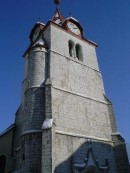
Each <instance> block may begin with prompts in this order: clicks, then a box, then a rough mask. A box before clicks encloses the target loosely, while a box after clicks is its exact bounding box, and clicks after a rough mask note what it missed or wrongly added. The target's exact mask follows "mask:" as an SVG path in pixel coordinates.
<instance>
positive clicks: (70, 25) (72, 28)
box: [67, 22, 81, 35]
mask: <svg viewBox="0 0 130 173" xmlns="http://www.w3.org/2000/svg"><path fill="white" fill-rule="evenodd" d="M67 26H68V28H69V30H70V31H71V32H73V33H74V34H76V35H79V34H81V32H80V29H79V28H78V27H77V25H75V24H74V23H72V22H68V23H67Z"/></svg>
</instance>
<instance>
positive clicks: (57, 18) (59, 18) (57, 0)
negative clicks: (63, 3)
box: [52, 0, 64, 25]
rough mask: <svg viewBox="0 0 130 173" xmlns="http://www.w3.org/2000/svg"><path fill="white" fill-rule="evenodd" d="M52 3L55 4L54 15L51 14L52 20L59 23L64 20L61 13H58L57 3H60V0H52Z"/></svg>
mask: <svg viewBox="0 0 130 173" xmlns="http://www.w3.org/2000/svg"><path fill="white" fill-rule="evenodd" d="M54 3H55V4H56V11H55V15H54V16H53V18H52V21H53V22H55V23H57V24H59V25H61V24H62V23H63V21H64V17H63V15H62V14H61V13H60V10H59V7H58V5H59V3H60V0H54Z"/></svg>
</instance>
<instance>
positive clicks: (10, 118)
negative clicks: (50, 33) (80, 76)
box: [0, 0, 130, 143]
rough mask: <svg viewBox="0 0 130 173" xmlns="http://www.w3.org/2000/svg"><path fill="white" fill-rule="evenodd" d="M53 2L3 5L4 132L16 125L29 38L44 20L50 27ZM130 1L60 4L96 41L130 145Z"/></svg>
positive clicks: (0, 103)
mask: <svg viewBox="0 0 130 173" xmlns="http://www.w3.org/2000/svg"><path fill="white" fill-rule="evenodd" d="M55 8H56V7H55V5H54V3H53V0H37V1H36V0H31V1H30V0H22V1H21V0H17V1H16V0H13V1H10V0H1V5H0V22H1V27H0V33H1V34H0V45H1V46H0V132H1V131H3V130H4V129H6V128H7V127H8V126H10V125H11V124H12V123H13V122H14V118H15V112H16V111H17V109H18V107H19V105H20V103H21V86H22V85H21V83H22V80H23V74H24V73H23V69H24V58H23V57H22V55H23V54H24V52H25V51H26V49H27V48H28V46H29V34H30V31H31V29H32V27H33V26H34V25H35V23H36V22H37V21H39V18H41V19H40V21H41V22H43V23H47V21H48V20H49V19H51V18H52V17H53V15H54V12H55ZM129 9H130V0H80V1H79V0H61V3H60V11H61V13H62V14H63V15H64V17H65V18H66V17H69V16H70V13H71V15H72V16H73V17H74V18H76V19H77V20H78V21H79V22H80V24H81V25H82V26H83V28H84V36H85V37H86V38H88V39H89V40H92V41H94V42H96V43H97V44H98V45H99V46H98V48H97V57H98V62H99V67H100V70H101V73H102V76H103V81H104V87H105V92H106V96H107V97H108V98H109V100H111V101H112V103H113V107H114V112H115V117H116V121H117V126H118V131H119V132H120V133H121V134H122V136H123V137H124V138H125V140H126V143H130V75H129V74H130V10H129Z"/></svg>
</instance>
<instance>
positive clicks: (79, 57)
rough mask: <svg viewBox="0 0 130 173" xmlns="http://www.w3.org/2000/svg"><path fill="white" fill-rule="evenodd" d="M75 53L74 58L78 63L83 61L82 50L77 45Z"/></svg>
mask: <svg viewBox="0 0 130 173" xmlns="http://www.w3.org/2000/svg"><path fill="white" fill-rule="evenodd" d="M75 51H76V58H77V59H78V60H80V61H83V54H82V48H81V46H80V45H79V44H76V46H75Z"/></svg>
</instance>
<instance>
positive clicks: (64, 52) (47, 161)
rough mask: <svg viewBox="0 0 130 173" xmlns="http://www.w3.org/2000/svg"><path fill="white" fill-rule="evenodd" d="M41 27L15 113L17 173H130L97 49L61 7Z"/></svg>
mask: <svg viewBox="0 0 130 173" xmlns="http://www.w3.org/2000/svg"><path fill="white" fill-rule="evenodd" d="M55 3H56V4H57V7H56V12H55V14H54V17H53V18H52V20H49V21H48V23H47V24H43V23H41V22H37V23H36V24H35V26H34V27H33V29H32V31H31V34H30V46H29V48H28V49H27V51H26V52H25V54H24V58H25V74H24V80H23V83H22V103H21V106H20V107H19V109H18V111H17V113H16V121H15V126H16V128H15V133H14V142H13V157H14V172H19V173H128V167H127V166H128V158H127V154H126V148H125V141H124V139H123V137H122V136H121V135H120V133H119V132H118V131H117V127H116V122H115V118H114V113H113V108H112V103H111V102H110V101H109V100H108V99H107V97H106V95H105V91H104V86H103V81H102V75H101V72H100V70H99V67H98V62H97V56H96V47H97V44H96V43H94V42H92V41H90V40H88V39H85V38H84V35H83V27H82V26H81V24H80V22H79V21H77V20H76V19H75V18H73V17H68V18H66V19H65V18H64V17H63V16H62V14H61V13H60V10H59V7H58V4H59V1H56V0H55Z"/></svg>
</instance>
